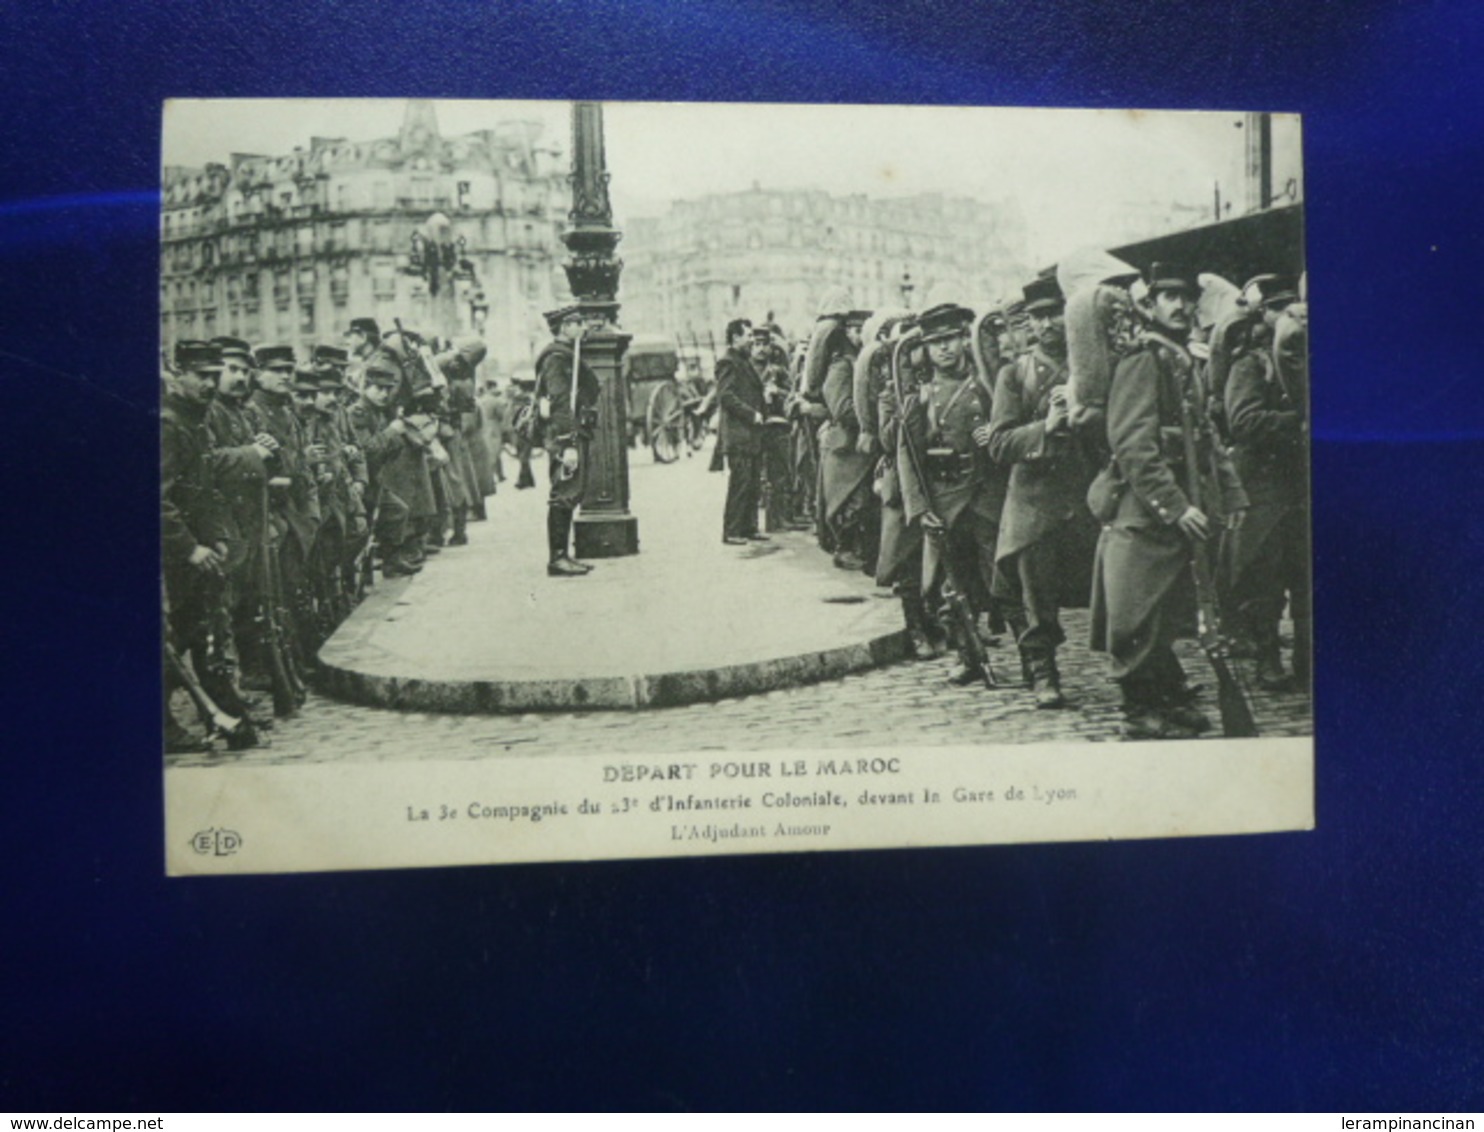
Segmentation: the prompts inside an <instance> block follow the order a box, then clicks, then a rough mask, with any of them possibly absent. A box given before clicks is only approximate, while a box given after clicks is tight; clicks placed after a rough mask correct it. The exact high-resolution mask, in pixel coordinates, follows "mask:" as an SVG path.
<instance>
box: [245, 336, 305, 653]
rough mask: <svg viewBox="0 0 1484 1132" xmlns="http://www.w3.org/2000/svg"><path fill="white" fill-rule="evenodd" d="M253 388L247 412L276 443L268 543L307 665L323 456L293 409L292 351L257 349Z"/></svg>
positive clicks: (272, 347)
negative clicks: (317, 472) (317, 465)
mask: <svg viewBox="0 0 1484 1132" xmlns="http://www.w3.org/2000/svg"><path fill="white" fill-rule="evenodd" d="M255 357H256V360H257V365H258V378H257V382H258V388H257V391H256V392H255V393H254V394H253V395H252V406H253V408H254V410H255V411H256V412H257V415H258V419H259V420H260V421H261V423H262V428H263V431H264V432H266V433H268V434H269V435H270V436H272V437H273V438H274V440H276V441H277V442H278V449H277V451H275V452H274V454H273V467H272V468H271V469H270V470H271V473H272V474H271V476H270V478H269V480H268V488H269V493H268V502H269V513H270V521H271V523H272V530H271V531H270V537H272V538H273V539H274V540H275V541H276V543H277V546H278V565H279V571H280V573H281V574H282V578H283V592H284V597H285V598H286V600H287V604H288V612H289V615H290V616H291V617H292V619H293V622H294V635H295V639H296V640H297V641H298V642H299V645H300V650H301V652H302V653H303V659H304V660H305V662H306V663H308V662H310V661H311V660H312V659H313V647H312V646H313V644H314V641H315V632H314V628H313V616H314V615H313V605H314V599H313V591H312V587H311V586H310V582H309V573H308V571H309V561H310V558H311V556H312V554H313V553H314V540H315V536H316V534H317V533H318V531H319V523H320V510H319V487H318V484H317V483H316V482H315V476H314V472H313V469H312V468H311V467H310V464H311V462H312V461H314V460H318V459H321V458H322V454H321V453H319V452H318V451H317V450H316V451H310V449H309V441H308V438H307V437H306V436H305V434H304V425H303V422H302V421H301V420H300V419H299V415H298V412H297V411H296V410H295V407H294V376H295V372H296V369H297V366H296V363H295V357H294V348H293V347H292V346H288V345H269V346H260V347H259V348H258V350H257V351H256V354H255Z"/></svg>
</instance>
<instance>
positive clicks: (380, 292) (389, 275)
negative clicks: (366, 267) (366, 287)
mask: <svg viewBox="0 0 1484 1132" xmlns="http://www.w3.org/2000/svg"><path fill="white" fill-rule="evenodd" d="M371 292H372V294H373V295H375V296H376V298H377V299H378V300H382V299H394V298H396V297H397V269H396V267H395V266H393V265H392V264H390V263H378V264H377V265H376V266H375V267H373V268H372V269H371Z"/></svg>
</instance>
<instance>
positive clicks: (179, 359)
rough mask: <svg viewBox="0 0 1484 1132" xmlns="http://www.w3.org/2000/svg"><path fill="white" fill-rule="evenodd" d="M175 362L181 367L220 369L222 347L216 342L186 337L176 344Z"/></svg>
mask: <svg viewBox="0 0 1484 1132" xmlns="http://www.w3.org/2000/svg"><path fill="white" fill-rule="evenodd" d="M175 364H176V366H177V367H178V368H179V369H220V368H221V365H222V348H221V347H220V346H218V345H217V344H216V343H215V342H201V341H198V340H196V339H194V338H190V339H185V340H184V341H180V342H177V343H176V344H175Z"/></svg>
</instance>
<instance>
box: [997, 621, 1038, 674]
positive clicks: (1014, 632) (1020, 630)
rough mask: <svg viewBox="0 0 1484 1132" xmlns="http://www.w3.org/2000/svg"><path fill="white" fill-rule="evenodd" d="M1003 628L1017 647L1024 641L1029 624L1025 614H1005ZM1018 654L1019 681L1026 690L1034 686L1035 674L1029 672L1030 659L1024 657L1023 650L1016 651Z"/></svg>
mask: <svg viewBox="0 0 1484 1132" xmlns="http://www.w3.org/2000/svg"><path fill="white" fill-rule="evenodd" d="M1004 618H1005V627H1006V628H1007V629H1009V630H1010V637H1011V639H1012V640H1014V641H1015V643H1016V644H1017V645H1019V644H1020V642H1021V641H1023V640H1024V639H1025V634H1026V631H1027V630H1028V629H1029V628H1030V622H1029V621H1027V620H1026V618H1025V614H1024V613H1022V612H1019V611H1016V612H1014V613H1006V614H1005V615H1004ZM1017 651H1019V653H1020V679H1021V680H1022V681H1023V682H1024V683H1025V686H1026V687H1027V688H1034V687H1035V686H1036V677H1035V673H1034V672H1032V671H1031V661H1030V657H1028V656H1026V654H1025V650H1024V649H1018V650H1017Z"/></svg>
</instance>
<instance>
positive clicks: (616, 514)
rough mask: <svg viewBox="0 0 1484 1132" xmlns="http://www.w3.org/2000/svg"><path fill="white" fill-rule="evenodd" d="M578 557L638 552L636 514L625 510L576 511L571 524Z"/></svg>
mask: <svg viewBox="0 0 1484 1132" xmlns="http://www.w3.org/2000/svg"><path fill="white" fill-rule="evenodd" d="M572 549H573V551H574V553H575V554H576V555H577V557H578V558H623V557H625V556H626V555H630V554H638V553H639V518H638V516H637V515H631V514H630V513H629V512H627V511H600V512H598V513H597V514H595V515H589V514H581V513H579V514H578V516H577V518H576V520H575V521H574V522H573V524H572Z"/></svg>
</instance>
